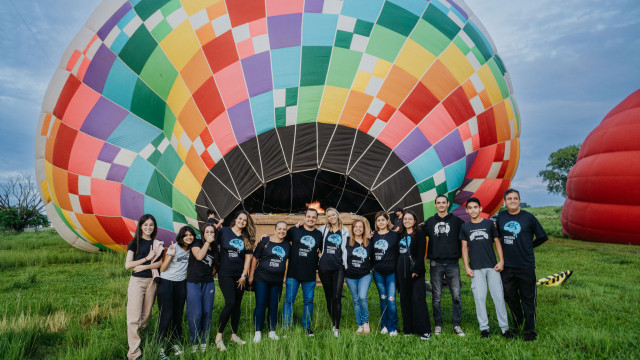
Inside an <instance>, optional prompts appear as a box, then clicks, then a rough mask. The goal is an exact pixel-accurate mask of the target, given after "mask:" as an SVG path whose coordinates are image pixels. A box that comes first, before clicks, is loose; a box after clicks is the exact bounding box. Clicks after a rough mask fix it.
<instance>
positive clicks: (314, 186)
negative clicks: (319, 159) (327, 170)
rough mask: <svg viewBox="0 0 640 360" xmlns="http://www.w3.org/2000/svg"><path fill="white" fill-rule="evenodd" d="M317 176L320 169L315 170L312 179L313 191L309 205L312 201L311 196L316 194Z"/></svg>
mask: <svg viewBox="0 0 640 360" xmlns="http://www.w3.org/2000/svg"><path fill="white" fill-rule="evenodd" d="M318 174H320V169H317V170H316V176H314V177H313V189H312V190H311V199H309V203H312V202H313V201H314V200H313V195H315V193H316V180H317V179H318Z"/></svg>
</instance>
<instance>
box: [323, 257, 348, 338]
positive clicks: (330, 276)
mask: <svg viewBox="0 0 640 360" xmlns="http://www.w3.org/2000/svg"><path fill="white" fill-rule="evenodd" d="M318 276H319V277H320V282H321V283H322V289H323V290H324V298H325V300H326V302H327V311H328V312H329V316H330V317H331V323H332V324H333V326H334V327H335V328H336V329H340V317H341V316H342V288H343V286H344V270H343V269H340V270H334V271H326V270H318Z"/></svg>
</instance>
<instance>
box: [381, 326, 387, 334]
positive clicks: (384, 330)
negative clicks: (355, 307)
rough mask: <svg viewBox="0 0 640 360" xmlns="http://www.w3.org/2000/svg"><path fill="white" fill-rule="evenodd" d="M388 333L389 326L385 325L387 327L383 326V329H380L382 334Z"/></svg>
mask: <svg viewBox="0 0 640 360" xmlns="http://www.w3.org/2000/svg"><path fill="white" fill-rule="evenodd" d="M388 333H389V330H388V329H387V327H386V326H385V327H383V328H382V330H380V334H382V335H386V334H388Z"/></svg>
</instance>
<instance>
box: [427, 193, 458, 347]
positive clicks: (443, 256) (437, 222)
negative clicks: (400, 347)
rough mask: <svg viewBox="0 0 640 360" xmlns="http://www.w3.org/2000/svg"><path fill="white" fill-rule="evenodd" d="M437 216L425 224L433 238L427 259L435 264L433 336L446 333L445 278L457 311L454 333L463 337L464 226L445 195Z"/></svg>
mask: <svg viewBox="0 0 640 360" xmlns="http://www.w3.org/2000/svg"><path fill="white" fill-rule="evenodd" d="M435 205H436V210H437V211H438V212H437V213H436V214H435V215H433V216H432V217H430V218H428V219H427V221H426V222H425V224H424V227H423V229H424V231H425V233H426V234H427V237H428V238H429V243H428V245H427V257H428V258H429V260H431V269H430V275H431V286H432V288H433V292H432V297H431V304H432V306H433V321H434V322H435V328H434V330H433V333H434V334H435V335H440V334H441V333H442V309H441V308H440V299H441V297H442V277H443V275H444V276H446V278H447V284H448V287H449V291H450V292H451V301H452V302H453V306H452V307H453V308H452V311H451V318H452V322H453V331H454V332H455V333H456V334H458V335H459V336H465V333H464V331H462V328H461V327H460V320H461V318H462V298H461V296H460V289H461V287H462V283H461V282H460V266H459V265H458V261H459V260H460V258H461V257H462V242H461V241H460V239H459V237H458V235H459V234H460V227H461V226H462V224H463V223H464V222H463V221H462V220H461V219H460V218H459V217H457V216H455V215H453V214H451V213H449V199H448V198H447V197H446V196H445V195H442V194H439V195H438V196H436V204H435Z"/></svg>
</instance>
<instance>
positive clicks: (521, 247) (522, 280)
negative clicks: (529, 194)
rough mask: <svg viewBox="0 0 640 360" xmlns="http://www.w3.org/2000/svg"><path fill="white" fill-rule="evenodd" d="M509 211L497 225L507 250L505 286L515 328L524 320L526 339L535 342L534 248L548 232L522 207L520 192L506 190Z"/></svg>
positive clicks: (504, 251)
mask: <svg viewBox="0 0 640 360" xmlns="http://www.w3.org/2000/svg"><path fill="white" fill-rule="evenodd" d="M504 202H505V205H506V206H507V210H506V211H502V212H500V213H499V214H498V219H497V220H496V227H497V228H498V234H499V235H500V242H501V244H502V251H503V253H504V270H503V271H502V273H500V275H501V276H502V286H503V287H504V299H505V301H506V302H507V305H509V309H510V310H511V315H512V316H513V320H514V324H515V326H514V327H515V329H516V331H518V330H519V329H520V327H521V326H522V324H523V321H524V331H525V335H524V340H525V341H534V340H535V339H536V337H537V335H538V334H537V332H536V262H535V257H534V255H533V248H534V247H536V246H539V245H541V244H542V243H544V242H545V241H547V234H546V233H545V231H544V229H543V228H542V226H541V225H540V222H538V219H536V217H535V216H533V215H532V214H531V213H529V212H526V211H524V210H521V209H520V193H519V192H518V190H515V189H508V190H507V191H505V192H504ZM534 237H535V240H534Z"/></svg>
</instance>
